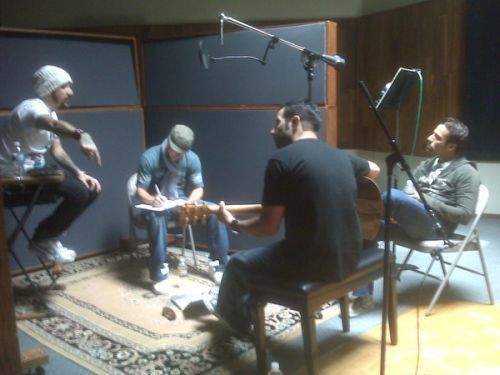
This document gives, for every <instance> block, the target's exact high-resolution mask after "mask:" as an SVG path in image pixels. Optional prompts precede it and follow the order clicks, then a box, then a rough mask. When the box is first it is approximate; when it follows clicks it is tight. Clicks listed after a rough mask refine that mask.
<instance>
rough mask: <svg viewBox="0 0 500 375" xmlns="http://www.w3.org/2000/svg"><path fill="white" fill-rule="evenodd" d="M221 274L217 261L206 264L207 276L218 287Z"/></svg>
mask: <svg viewBox="0 0 500 375" xmlns="http://www.w3.org/2000/svg"><path fill="white" fill-rule="evenodd" d="M222 274H223V272H222V267H221V266H220V265H219V261H218V260H214V261H211V262H210V263H208V276H209V277H210V278H211V279H212V280H213V282H214V283H215V284H216V285H220V282H221V280H222Z"/></svg>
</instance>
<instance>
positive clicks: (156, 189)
mask: <svg viewBox="0 0 500 375" xmlns="http://www.w3.org/2000/svg"><path fill="white" fill-rule="evenodd" d="M155 191H156V195H161V191H160V189H158V185H156V184H155Z"/></svg>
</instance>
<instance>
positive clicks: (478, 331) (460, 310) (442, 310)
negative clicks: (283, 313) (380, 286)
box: [298, 301, 500, 375]
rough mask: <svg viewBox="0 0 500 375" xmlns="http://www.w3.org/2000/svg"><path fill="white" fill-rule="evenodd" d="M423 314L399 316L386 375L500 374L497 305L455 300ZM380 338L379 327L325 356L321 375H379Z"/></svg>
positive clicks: (388, 348) (389, 347) (412, 312)
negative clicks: (429, 314) (429, 313)
mask: <svg viewBox="0 0 500 375" xmlns="http://www.w3.org/2000/svg"><path fill="white" fill-rule="evenodd" d="M419 310H420V311H419V314H418V316H419V319H418V321H417V309H416V308H414V309H412V310H409V311H407V312H406V313H404V314H401V315H400V316H399V319H398V323H399V343H398V345H396V346H392V345H387V346H386V361H385V374H387V375H393V374H394V375H396V374H397V375H401V374H403V375H404V374H419V375H424V374H425V375H442V374H467V375H475V374H479V375H493V374H500V306H499V305H485V304H478V303H473V302H466V301H453V302H449V303H446V304H440V305H439V306H438V308H437V309H436V310H435V312H434V313H433V314H432V315H431V316H428V317H426V316H425V315H424V307H423V306H422V307H421V308H420V309H419ZM380 335H381V330H380V327H377V328H375V329H372V330H371V331H369V332H367V333H366V334H363V335H362V336H359V337H355V338H353V337H351V338H349V339H347V340H345V342H343V343H342V344H341V345H339V346H338V347H337V348H336V349H334V350H332V351H330V352H329V353H326V354H323V355H322V356H321V374H342V375H373V374H379V373H380V363H381V361H380V352H381V345H380ZM417 335H418V336H419V337H417ZM387 337H389V335H387ZM417 361H418V371H417ZM298 373H304V371H299V372H298Z"/></svg>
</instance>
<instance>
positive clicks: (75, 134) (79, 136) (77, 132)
mask: <svg viewBox="0 0 500 375" xmlns="http://www.w3.org/2000/svg"><path fill="white" fill-rule="evenodd" d="M83 133H85V132H84V131H83V130H82V129H75V130H73V134H72V135H71V136H72V137H73V139H76V140H77V141H79V140H80V139H82V134H83Z"/></svg>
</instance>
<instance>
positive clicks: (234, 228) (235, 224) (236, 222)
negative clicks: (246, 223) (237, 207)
mask: <svg viewBox="0 0 500 375" xmlns="http://www.w3.org/2000/svg"><path fill="white" fill-rule="evenodd" d="M239 224H240V221H239V220H238V219H233V220H232V221H231V223H230V224H229V229H231V231H232V232H233V233H241V228H240V227H239Z"/></svg>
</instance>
